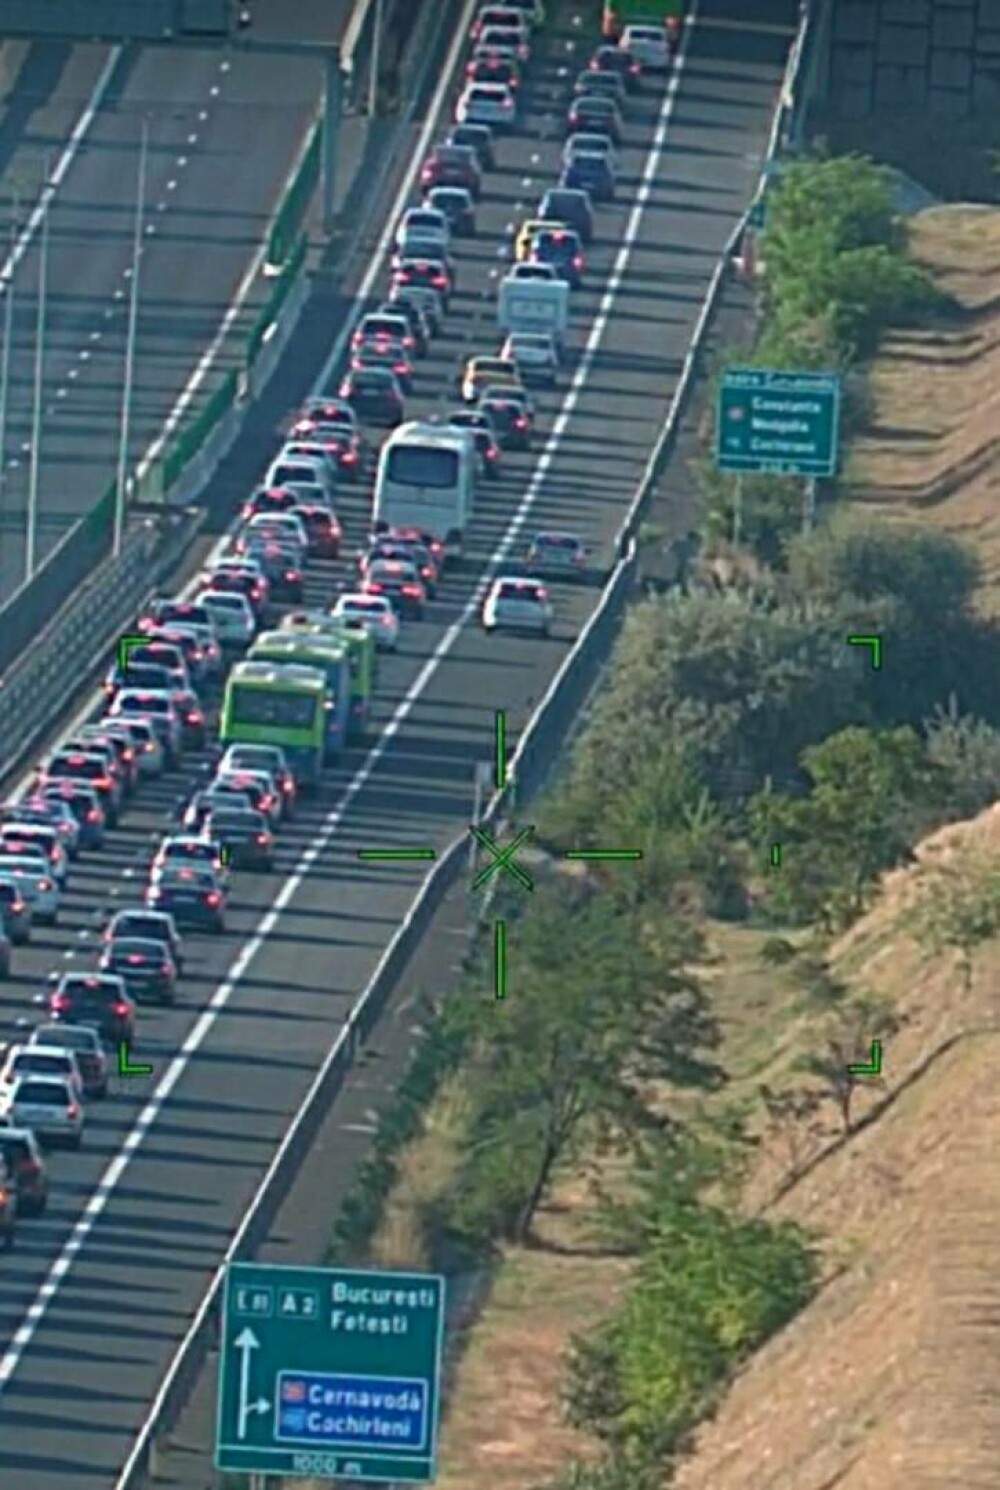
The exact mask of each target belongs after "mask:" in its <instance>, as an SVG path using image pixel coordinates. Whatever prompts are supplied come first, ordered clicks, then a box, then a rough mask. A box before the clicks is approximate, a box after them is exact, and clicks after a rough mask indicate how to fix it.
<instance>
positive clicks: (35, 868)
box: [0, 856, 62, 926]
mask: <svg viewBox="0 0 1000 1490" xmlns="http://www.w3.org/2000/svg"><path fill="white" fill-rule="evenodd" d="M0 874H2V875H3V877H4V879H5V880H13V882H14V884H15V885H16V886H17V888H18V890H19V891H20V892H21V899H22V900H24V901H25V902H26V904H27V905H28V906H29V908H30V910H31V919H32V921H40V922H43V923H44V924H45V925H47V926H55V924H56V922H57V921H58V920H59V905H60V901H61V899H62V894H61V891H60V889H59V885H58V883H57V881H56V879H55V877H54V876H53V875H51V874H49V873H47V872H46V871H45V870H41V869H40V868H39V862H38V859H37V858H34V857H31V858H24V859H20V858H14V857H13V856H11V857H10V858H7V857H4V859H3V860H2V862H0Z"/></svg>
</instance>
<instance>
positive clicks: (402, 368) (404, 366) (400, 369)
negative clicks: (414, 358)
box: [392, 362, 410, 375]
mask: <svg viewBox="0 0 1000 1490" xmlns="http://www.w3.org/2000/svg"><path fill="white" fill-rule="evenodd" d="M392 370H393V372H394V373H399V374H400V375H402V374H403V373H408V372H409V370H410V365H409V363H408V362H394V363H393V364H392Z"/></svg>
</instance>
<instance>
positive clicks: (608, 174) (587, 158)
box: [559, 155, 615, 202]
mask: <svg viewBox="0 0 1000 1490" xmlns="http://www.w3.org/2000/svg"><path fill="white" fill-rule="evenodd" d="M564 188H570V189H572V190H578V191H585V192H587V193H588V195H590V196H592V197H593V198H594V201H595V202H611V201H613V200H614V195H615V173H614V171H613V170H612V169H611V167H610V165H609V164H608V162H607V160H606V159H605V158H604V156H603V155H574V156H573V159H572V160H571V161H570V162H569V164H568V165H567V166H565V167H564V169H563V173H562V175H561V176H560V177H559V190H560V191H562V190H563V189H564Z"/></svg>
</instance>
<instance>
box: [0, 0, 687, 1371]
mask: <svg viewBox="0 0 1000 1490" xmlns="http://www.w3.org/2000/svg"><path fill="white" fill-rule="evenodd" d="M475 3H477V0H469V4H468V6H467V11H468V12H471V10H472V8H473V5H474V4H475ZM697 12H698V0H693V3H692V6H691V11H690V18H689V19H690V25H689V27H688V28H686V30H685V45H684V46H682V48H681V52H680V54H679V55H678V58H677V64H676V66H675V68H674V70H673V72H672V74H671V78H670V82H669V84H668V86H667V90H666V94H665V97H664V101H663V105H662V107H661V110H660V116H659V119H658V121H657V126H656V129H655V131H654V134H653V141H652V144H651V145H650V148H649V152H648V154H647V157H646V164H645V168H644V170H643V173H642V178H641V182H640V185H639V191H638V194H637V196H636V201H635V203H634V205H633V207H632V210H631V211H630V213H629V216H628V220H627V223H626V227H625V233H624V236H623V238H622V242H621V245H620V247H619V249H618V252H617V254H616V255H615V259H614V263H613V265H612V268H611V272H610V274H609V276H608V279H607V283H606V287H605V290H604V293H603V295H602V296H601V300H600V304H599V306H598V310H597V314H596V316H595V317H594V320H593V323H592V325H591V329H590V333H589V335H588V337H587V340H586V343H585V346H584V349H583V353H582V355H581V357H580V361H579V363H578V365H577V369H576V372H575V373H574V375H573V379H572V382H571V383H570V386H569V387H568V388H567V390H566V396H565V398H564V399H563V402H562V406H561V408H560V411H559V413H558V415H557V416H556V420H555V423H554V424H553V426H552V430H551V432H550V433H549V435H548V438H547V439H546V442H545V446H544V448H543V450H542V453H541V455H540V456H539V458H538V461H537V463H536V465H535V470H534V473H533V475H532V477H531V479H530V480H529V482H528V486H527V489H526V490H525V493H524V495H523V497H522V498H521V501H520V502H519V504H518V507H517V510H516V512H515V513H514V515H513V517H512V518H511V520H510V522H509V524H508V526H507V528H506V531H505V532H504V535H503V537H502V538H501V540H500V542H499V543H498V544H497V546H496V548H495V549H494V551H493V553H492V555H491V556H490V558H489V559H488V560H487V562H486V564H485V566H484V568H483V572H482V574H481V576H480V578H479V580H478V581H477V583H476V585H475V587H474V589H473V592H472V594H471V595H470V597H469V599H468V601H467V602H466V604H465V606H464V608H463V610H462V613H461V615H460V616H459V617H458V619H457V620H456V621H453V622H452V624H451V625H450V626H449V627H448V629H447V631H445V633H444V635H443V636H442V637H441V639H440V641H439V642H438V644H437V646H436V647H435V648H434V651H433V652H432V653H431V655H430V657H429V658H428V659H427V661H426V662H425V663H424V666H423V667H422V668H421V669H420V672H419V673H418V675H417V677H416V678H415V679H414V681H413V683H412V684H411V685H410V687H409V688H408V689H407V691H406V693H405V694H404V696H403V698H402V699H401V700H400V702H399V704H398V705H397V707H396V709H395V711H394V712H393V715H392V717H391V719H390V720H389V721H388V722H387V723H386V725H385V727H384V729H383V731H382V734H381V735H380V736H379V739H378V741H377V742H376V743H375V745H373V746H372V748H371V750H370V751H369V753H368V755H367V756H366V757H365V760H364V761H363V763H362V764H361V766H360V767H359V768H358V770H357V771H356V772H355V774H354V776H353V777H352V779H351V781H350V782H349V783H348V785H347V787H346V788H345V790H344V794H343V797H342V799H341V801H340V803H339V804H338V805H337V806H336V807H335V808H334V809H333V810H332V811H331V812H330V813H328V815H327V817H326V819H325V821H324V823H323V826H322V827H321V829H320V831H319V832H318V833H317V835H316V837H315V838H314V839H313V841H312V843H311V844H309V846H308V847H307V848H306V849H305V850H304V851H303V853H302V855H301V857H300V858H299V861H298V863H297V864H296V866H295V869H294V870H293V871H292V873H291V874H290V875H289V877H288V879H287V880H286V881H285V883H284V884H283V885H282V887H281V889H280V890H279V892H278V894H277V895H276V897H275V899H274V900H273V902H272V904H271V906H270V907H269V909H268V910H267V911H265V913H264V915H263V917H262V918H261V920H260V921H259V922H258V924H257V927H256V929H255V930H254V932H253V933H252V935H251V937H250V940H249V941H248V942H246V943H245V944H244V946H243V948H242V950H241V951H240V953H239V954H238V956H237V957H236V959H235V960H234V962H233V963H232V964H231V966H230V968H229V970H228V972H227V973H226V975H225V978H224V979H223V981H222V982H221V983H220V984H219V986H218V987H217V988H216V990H215V992H214V994H213V995H212V997H211V999H210V1000H209V1002H208V1005H207V1006H206V1008H205V1009H203V1010H202V1012H201V1014H200V1015H199V1016H198V1019H197V1020H196V1022H195V1024H194V1025H193V1027H192V1029H191V1031H190V1033H189V1034H188V1036H187V1038H186V1039H185V1041H184V1043H183V1045H182V1046H181V1048H180V1050H179V1051H178V1053H177V1054H176V1055H175V1056H174V1057H173V1058H172V1059H171V1061H170V1064H169V1065H168V1067H167V1069H166V1072H165V1073H164V1075H163V1076H162V1077H161V1078H160V1080H159V1081H158V1082H157V1085H156V1089H155V1091H154V1092H153V1095H152V1096H151V1097H150V1099H149V1101H148V1102H147V1103H146V1105H145V1106H144V1107H143V1109H142V1111H141V1112H140V1114H139V1116H138V1117H137V1118H136V1120H135V1122H134V1124H133V1126H132V1128H131V1130H130V1131H129V1133H128V1134H127V1136H126V1138H125V1139H124V1141H123V1142H122V1146H121V1148H120V1150H119V1152H118V1153H117V1154H116V1156H115V1157H114V1159H112V1160H111V1162H110V1163H109V1164H108V1166H107V1168H106V1169H105V1171H104V1174H103V1175H102V1176H101V1179H100V1180H99V1181H98V1183H97V1185H96V1187H95V1189H94V1191H93V1193H92V1195H91V1197H90V1199H89V1200H88V1201H87V1204H86V1205H85V1206H84V1208H83V1211H82V1213H81V1214H80V1216H79V1218H78V1219H77V1221H76V1222H75V1223H74V1225H73V1229H72V1231H71V1232H70V1235H69V1237H68V1238H67V1240H66V1242H65V1243H64V1245H63V1248H62V1251H61V1252H60V1254H59V1256H58V1257H57V1258H56V1259H55V1261H54V1262H53V1263H52V1265H51V1267H50V1268H49V1271H48V1274H47V1275H46V1277H45V1279H44V1281H43V1282H42V1283H41V1285H40V1286H39V1289H38V1292H37V1294H36V1296H35V1298H34V1300H33V1302H32V1303H31V1304H30V1305H29V1307H28V1310H27V1312H26V1313H25V1316H24V1319H23V1320H22V1322H21V1324H20V1325H19V1327H18V1329H17V1330H16V1331H15V1333H14V1335H13V1337H12V1339H11V1341H10V1344H9V1345H8V1347H7V1349H6V1350H5V1351H4V1354H3V1356H2V1357H0V1395H2V1393H3V1391H4V1390H5V1388H6V1387H7V1385H8V1383H9V1382H10V1380H11V1378H12V1376H13V1375H14V1372H15V1371H16V1370H17V1367H18V1365H19V1363H20V1361H21V1358H22V1356H23V1355H24V1353H25V1351H26V1350H27V1348H28V1346H29V1345H30V1343H31V1341H32V1339H33V1337H34V1335H35V1332H36V1330H37V1329H38V1326H39V1325H40V1323H41V1321H42V1319H43V1318H44V1316H45V1314H46V1311H47V1310H48V1306H49V1304H50V1303H51V1302H52V1300H53V1298H54V1297H55V1295H56V1294H57V1293H58V1291H59V1286H60V1284H61V1282H62V1280H63V1279H64V1278H65V1277H66V1275H67V1273H68V1272H69V1270H70V1268H71V1266H72V1264H73V1261H74V1259H75V1257H76V1255H77V1254H78V1253H79V1252H80V1251H81V1250H82V1248H83V1245H84V1243H85V1242H86V1240H87V1238H88V1236H89V1235H90V1233H91V1231H92V1230H93V1228H94V1225H95V1223H96V1221H97V1220H98V1218H99V1216H100V1215H101V1213H102V1212H103V1211H104V1209H105V1207H106V1206H107V1204H108V1201H109V1200H110V1198H111V1196H112V1195H113V1193H114V1191H115V1189H116V1188H117V1186H118V1183H119V1181H120V1180H121V1178H122V1175H123V1174H124V1173H125V1170H126V1169H127V1167H128V1164H129V1161H130V1159H131V1158H132V1155H133V1154H134V1153H135V1152H136V1150H137V1149H138V1148H139V1145H140V1144H141V1143H142V1140H143V1138H144V1136H145V1134H146V1131H147V1130H148V1129H149V1128H150V1127H151V1126H152V1125H153V1123H154V1122H155V1121H156V1119H157V1117H158V1116H159V1113H160V1109H161V1108H162V1106H163V1104H164V1103H165V1102H166V1100H167V1098H168V1097H169V1096H170V1093H171V1092H172V1091H173V1089H174V1087H175V1086H176V1085H177V1082H178V1081H179V1080H180V1078H181V1076H182V1075H183V1074H184V1071H185V1070H186V1068H187V1065H188V1062H189V1061H190V1059H191V1057H192V1056H193V1055H194V1054H195V1053H196V1052H197V1050H198V1049H199V1047H200V1046H201V1044H202V1042H203V1040H204V1039H205V1037H206V1035H207V1034H208V1033H209V1031H210V1030H211V1028H212V1026H213V1025H214V1024H215V1022H216V1019H217V1017H218V1015H219V1013H220V1012H221V1011H222V1010H223V1009H224V1008H225V1007H226V1005H227V1004H228V1002H229V999H230V997H231V996H232V994H233V992H234V991H235V988H236V986H237V984H238V983H239V981H240V979H241V978H242V976H243V975H244V973H245V972H246V970H247V968H248V967H249V965H250V963H251V962H252V961H253V958H254V957H255V956H256V955H257V953H258V952H259V951H260V949H261V947H262V946H263V944H264V942H265V941H266V940H267V938H268V936H269V935H270V934H271V932H272V931H273V929H274V927H275V925H276V924H277V921H278V917H279V916H280V915H281V913H282V911H283V910H285V908H286V907H287V906H288V904H289V902H290V901H291V899H292V898H293V896H294V895H295V894H296V893H297V891H298V890H299V888H300V886H301V884H302V881H303V880H304V878H305V876H306V875H307V874H308V872H309V870H310V869H311V867H312V866H313V864H314V863H315V862H316V860H317V859H318V858H319V856H320V854H322V853H323V851H324V850H325V849H326V847H327V846H328V844H329V842H330V840H331V838H332V837H333V835H334V833H335V832H336V831H337V829H338V828H339V826H340V824H341V822H342V821H343V818H344V815H345V813H346V812H347V810H348V808H349V807H350V806H351V804H352V803H353V801H354V799H355V797H357V795H358V793H359V792H361V791H362V790H363V789H364V787H365V786H366V785H367V783H368V781H369V780H370V778H371V775H372V773H373V771H374V770H375V768H376V766H377V765H378V763H379V761H380V760H381V759H382V757H383V756H384V755H385V752H386V750H387V749H388V746H389V744H390V742H391V741H392V740H393V739H394V738H395V736H396V735H397V734H398V733H399V730H400V728H401V727H402V725H403V724H404V722H405V721H406V719H407V717H408V716H409V714H410V712H411V711H412V709H413V707H414V705H415V704H416V703H417V701H418V699H419V698H420V696H421V694H422V693H423V692H424V690H425V689H426V687H427V685H428V683H429V682H430V680H431V679H432V678H433V676H434V675H435V673H436V672H437V670H438V668H439V667H440V665H441V663H442V662H443V661H444V659H445V657H446V656H447V655H448V653H449V652H450V651H451V649H452V647H453V646H454V644H455V642H456V641H457V639H458V637H459V636H460V635H461V633H462V631H463V630H464V629H465V627H466V626H467V625H468V623H469V621H470V620H471V619H472V618H473V616H474V615H475V614H476V612H477V610H478V608H479V604H480V601H481V598H482V596H483V594H484V592H485V590H486V587H487V585H488V584H489V582H490V580H491V579H492V577H493V576H494V575H495V574H496V572H497V570H498V569H499V567H500V565H501V564H502V563H503V561H504V559H505V557H506V556H507V554H508V553H509V551H510V549H511V548H512V546H513V544H514V542H515V540H516V538H517V535H518V533H519V532H520V531H521V529H522V527H523V526H524V523H525V521H526V520H527V517H528V515H529V514H530V512H531V509H532V507H533V506H534V504H535V500H536V498H537V496H538V493H539V490H540V488H541V485H542V483H543V481H544V479H545V477H546V475H547V473H548V470H549V467H550V466H551V464H552V461H553V459H554V457H555V454H556V452H557V450H558V448H559V444H560V441H561V439H562V436H563V434H564V432H565V430H566V426H567V424H568V422H569V419H570V417H571V415H572V413H573V410H574V408H575V407H576V404H577V402H578V399H579V395H580V392H581V390H582V388H583V387H584V385H585V383H586V380H587V377H588V375H589V373H590V369H591V366H592V364H593V360H594V355H595V353H596V350H597V347H598V345H599V343H600V340H601V337H602V336H603V334H604V329H605V326H606V325H607V321H608V318H609V316H610V313H611V310H612V307H613V305H614V302H615V298H616V296H617V294H618V290H619V288H620V286H621V282H622V278H623V275H624V271H625V268H626V265H627V263H628V259H629V254H630V252H631V250H632V247H633V244H634V242H635V239H636V236H637V234H638V230H639V226H640V224H641V222H642V217H643V212H644V209H645V206H646V203H647V201H648V199H649V194H650V190H651V187H652V182H653V178H654V176H655V173H656V170H657V167H658V165H659V162H660V157H661V155H662V152H663V145H664V142H665V140H666V134H667V128H668V126H669V123H670V118H671V115H672V113H673V109H674V103H675V101H676V97H677V89H678V85H679V81H680V78H681V75H682V73H683V68H684V63H685V56H686V38H687V37H688V36H689V35H690V34H691V28H692V27H693V26H694V23H695V20H696V18H697ZM464 40H465V36H464V33H463V32H459V33H458V35H457V37H456V43H455V44H453V47H452V51H451V53H450V54H449V59H448V65H447V66H446V67H445V69H444V70H443V72H442V81H441V85H440V87H439V90H438V92H439V96H438V97H435V100H434V106H433V107H432V109H431V110H430V112H429V117H428V124H431V123H432V121H434V120H435V119H436V118H437V115H438V113H439V111H440V107H441V102H442V101H443V97H444V93H445V91H446V88H447V86H448V83H449V81H450V76H451V72H452V69H453V66H454V60H455V55H454V54H455V53H456V51H457V46H458V45H461V44H462V43H463V42H464ZM416 160H417V162H419V153H418V154H417V156H416ZM415 169H416V168H415V166H414V167H411V169H410V170H409V171H408V172H407V175H406V177H405V179H404V181H403V183H402V185H401V188H400V191H399V193H398V194H397V197H396V201H395V202H394V204H393V211H392V214H391V221H390V223H389V224H388V225H387V228H386V231H385V232H384V233H383V235H382V239H381V240H380V243H379V251H378V257H377V258H376V259H375V260H374V261H373V264H372V265H371V266H370V269H369V273H368V274H367V275H366V276H365V284H366V285H368V286H369V288H370V281H372V280H373V279H374V274H372V270H373V269H374V270H376V272H377V269H378V268H381V267H383V260H384V252H385V246H386V244H387V242H388V236H389V233H390V232H391V231H392V228H393V226H394V224H395V219H396V216H397V213H398V210H399V208H400V206H401V205H402V204H403V203H404V202H405V200H406V197H407V196H408V194H409V191H410V187H411V184H412V181H413V177H414V175H415ZM344 340H346V335H345V333H343V332H342V333H341V337H340V338H338V342H340V341H344ZM329 363H330V367H332V366H333V359H332V357H331V359H329ZM324 375H325V376H327V377H328V376H329V371H328V369H327V368H326V367H325V368H324Z"/></svg>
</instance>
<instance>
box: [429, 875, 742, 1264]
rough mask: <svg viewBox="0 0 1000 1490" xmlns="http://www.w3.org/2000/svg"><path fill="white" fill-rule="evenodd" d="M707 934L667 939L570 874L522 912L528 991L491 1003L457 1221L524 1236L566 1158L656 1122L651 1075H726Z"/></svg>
mask: <svg viewBox="0 0 1000 1490" xmlns="http://www.w3.org/2000/svg"><path fill="white" fill-rule="evenodd" d="M696 945H697V943H696V942H695V941H694V940H692V937H691V935H690V933H688V932H686V931H685V930H684V929H683V928H681V927H680V926H679V925H678V926H674V925H672V924H671V925H661V926H660V927H658V936H657V941H656V945H655V950H654V948H653V947H652V946H651V945H650V942H649V939H648V938H646V937H645V936H643V935H641V934H640V928H639V925H638V923H637V921H636V919H635V918H634V917H628V916H624V915H622V913H621V911H620V909H618V908H616V907H615V906H614V904H613V903H612V902H611V900H610V899H609V898H605V897H603V896H600V895H595V894H593V893H592V892H589V891H584V892H583V893H582V894H581V892H580V891H579V890H578V889H577V888H576V887H568V886H565V885H563V884H557V885H555V886H553V887H552V888H550V889H544V890H541V891H540V893H539V895H538V901H537V904H534V905H532V906H531V908H530V910H529V911H527V912H526V913H525V914H524V915H523V916H522V918H521V919H520V920H519V922H518V934H517V967H518V972H517V978H518V983H519V986H520V988H521V990H522V991H521V992H520V993H519V994H518V996H517V997H516V998H514V997H511V998H509V999H507V1000H505V1001H504V1002H503V1003H502V1004H499V1005H497V1004H495V1003H494V1004H491V1005H490V1006H489V1007H487V1008H486V1009H484V1010H483V1015H482V1021H483V1022H482V1031H481V1035H480V1038H479V1041H478V1045H477V1050H476V1053H475V1058H474V1060H473V1063H472V1066H471V1069H470V1071H469V1090H470V1095H471V1097H472V1102H473V1109H474V1110H473V1117H472V1121H471V1125H470V1133H469V1151H468V1155H467V1159H466V1163H465V1164H464V1165H463V1166H462V1169H461V1171H460V1173H459V1175H458V1176H457V1178H456V1181H455V1183H454V1185H453V1186H452V1188H451V1190H450V1192H449V1194H448V1195H447V1196H446V1197H445V1200H444V1211H445V1213H446V1215H447V1216H448V1218H449V1224H450V1225H451V1227H452V1228H453V1230H455V1231H456V1232H458V1233H460V1234H464V1235H465V1236H467V1237H470V1238H472V1239H473V1240H478V1241H480V1242H484V1241H486V1240H488V1239H490V1238H491V1237H494V1236H497V1235H500V1236H504V1237H507V1238H510V1239H515V1240H519V1241H524V1240H526V1239H527V1238H528V1237H529V1236H530V1233H531V1227H532V1222H533V1220H534V1217H535V1213H536V1211H537V1209H538V1206H539V1205H540V1203H541V1201H542V1198H543V1196H544V1194H545V1191H546V1189H547V1187H548V1185H549V1182H550V1180H551V1178H552V1175H553V1173H554V1171H555V1169H556V1167H557V1166H558V1165H560V1164H562V1163H565V1162H568V1161H571V1160H573V1159H575V1158H578V1157H579V1155H580V1153H581V1150H582V1146H583V1144H584V1142H585V1141H586V1140H587V1139H588V1138H590V1137H593V1136H594V1134H595V1133H597V1134H604V1135H612V1136H628V1135H630V1134H635V1133H637V1132H640V1131H642V1130H643V1129H648V1128H651V1127H654V1126H655V1125H656V1121H658V1120H656V1121H654V1119H653V1118H652V1117H651V1116H650V1114H649V1113H648V1112H647V1110H646V1108H645V1106H644V1104H643V1102H642V1100H641V1090H642V1087H643V1085H644V1083H645V1082H647V1081H649V1080H650V1079H652V1078H656V1079H658V1080H660V1081H665V1082H672V1083H675V1084H677V1085H693V1086H706V1085H707V1086H717V1085H718V1084H719V1083H720V1082H721V1081H722V1079H723V1073H722V1071H721V1069H720V1068H719V1067H718V1066H717V1065H716V1064H714V1063H713V1062H712V1061H711V1060H710V1059H708V1058H707V1057H706V1055H705V1054H704V1052H707V1051H709V1050H711V1049H712V1048H714V1046H715V1045H716V1044H717V1043H718V1038H719V1037H718V1030H717V1028H716V1026H715V1023H714V1021H713V1020H712V1018H711V1016H710V1014H709V1012H708V1007H707V1003H706V1000H705V997H704V995H703V994H702V992H701V990H700V988H699V987H698V985H697V983H696V982H695V981H694V979H692V978H691V977H690V976H689V975H688V974H687V973H686V972H685V971H684V964H685V962H686V961H687V960H688V959H689V957H690V956H691V955H692V953H693V951H694V948H695V946H696Z"/></svg>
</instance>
